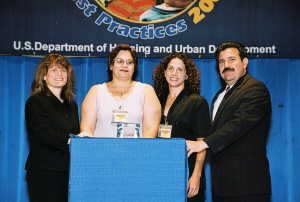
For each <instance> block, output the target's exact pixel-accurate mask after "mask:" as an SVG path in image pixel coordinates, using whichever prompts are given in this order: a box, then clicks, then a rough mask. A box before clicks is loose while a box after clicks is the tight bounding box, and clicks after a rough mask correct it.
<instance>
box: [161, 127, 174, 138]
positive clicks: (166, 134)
mask: <svg viewBox="0 0 300 202" xmlns="http://www.w3.org/2000/svg"><path fill="white" fill-rule="evenodd" d="M171 132H172V125H166V124H160V125H159V131H158V137H160V138H171Z"/></svg>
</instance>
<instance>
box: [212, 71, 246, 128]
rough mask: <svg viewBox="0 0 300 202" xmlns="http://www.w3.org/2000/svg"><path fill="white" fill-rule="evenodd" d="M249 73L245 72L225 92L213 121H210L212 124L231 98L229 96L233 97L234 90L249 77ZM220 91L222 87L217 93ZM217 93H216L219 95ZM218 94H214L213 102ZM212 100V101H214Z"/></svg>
mask: <svg viewBox="0 0 300 202" xmlns="http://www.w3.org/2000/svg"><path fill="white" fill-rule="evenodd" d="M249 77H250V76H249V75H248V73H246V74H245V75H244V76H242V77H241V78H240V79H239V80H238V81H237V82H236V84H235V85H234V86H233V87H232V88H231V89H230V90H229V91H228V92H227V93H226V95H225V96H224V98H223V100H222V101H221V103H220V106H219V108H218V110H217V113H216V115H215V118H214V121H213V122H212V125H214V124H215V122H216V120H218V118H219V116H220V114H221V113H222V111H223V109H224V107H225V106H226V105H227V103H228V102H229V101H230V100H231V98H233V97H234V96H235V94H236V91H237V90H238V89H239V88H241V87H242V86H243V85H244V83H245V82H246V81H247V80H248V79H249ZM222 91H224V88H222V89H221V90H220V91H219V93H221V92H222ZM219 93H218V94H217V95H219ZM217 97H218V96H215V98H214V102H215V100H216V99H217ZM214 102H213V103H214Z"/></svg>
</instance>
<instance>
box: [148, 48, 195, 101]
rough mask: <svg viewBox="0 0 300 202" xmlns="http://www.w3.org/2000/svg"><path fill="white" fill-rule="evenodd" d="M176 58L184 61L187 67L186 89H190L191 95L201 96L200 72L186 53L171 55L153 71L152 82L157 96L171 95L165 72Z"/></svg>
mask: <svg viewBox="0 0 300 202" xmlns="http://www.w3.org/2000/svg"><path fill="white" fill-rule="evenodd" d="M174 58H178V59H180V60H182V61H183V63H184V65H185V69H186V75H187V76H188V78H187V79H186V80H185V83H184V87H185V88H186V89H188V92H189V93H190V94H194V93H195V94H200V70H198V68H197V65H196V63H195V62H194V61H193V60H192V59H191V58H189V57H188V56H187V55H186V54H185V53H170V54H169V55H167V56H166V57H164V58H163V59H162V60H161V61H160V63H159V64H158V65H157V66H156V67H155V68H154V70H153V75H152V81H153V86H154V89H155V92H156V94H157V96H158V97H160V96H162V95H167V94H168V93H169V84H168V82H167V80H166V77H165V71H166V69H167V67H168V64H169V62H170V61H171V60H172V59H174Z"/></svg>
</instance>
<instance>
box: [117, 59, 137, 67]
mask: <svg viewBox="0 0 300 202" xmlns="http://www.w3.org/2000/svg"><path fill="white" fill-rule="evenodd" d="M115 63H116V64H118V65H124V63H126V65H128V66H131V65H134V61H133V60H132V59H128V60H126V61H125V60H123V59H122V58H116V59H115Z"/></svg>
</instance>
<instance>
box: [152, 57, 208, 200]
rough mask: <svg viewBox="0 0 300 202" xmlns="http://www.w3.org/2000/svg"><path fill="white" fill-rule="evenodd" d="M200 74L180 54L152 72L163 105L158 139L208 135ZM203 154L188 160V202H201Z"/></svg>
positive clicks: (189, 60)
mask: <svg viewBox="0 0 300 202" xmlns="http://www.w3.org/2000/svg"><path fill="white" fill-rule="evenodd" d="M199 77H200V73H199V70H198V69H197V66H196V64H195V63H194V62H193V61H192V60H191V59H190V58H188V57H187V55H185V54H183V53H171V54H169V55H168V56H166V57H165V58H164V59H163V60H162V61H161V62H160V64H159V65H158V66H157V67H156V68H155V70H154V75H153V83H154V89H155V90H156V93H157V95H158V97H159V100H160V102H161V105H162V111H163V114H162V117H161V126H160V133H159V136H161V137H171V138H173V137H177V138H184V139H186V140H197V139H198V138H204V137H205V136H207V135H208V134H209V130H210V121H209V109H208V103H207V101H206V100H205V98H203V97H202V96H200V95H199V93H200V81H199V80H200V79H199ZM205 155H206V152H205V151H204V152H201V153H198V154H194V155H193V156H191V157H190V158H189V159H188V162H189V181H188V190H187V198H188V201H189V202H191V201H198V202H200V201H204V191H205V188H206V187H205V186H206V185H205V174H204V168H203V165H204V161H205Z"/></svg>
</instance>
